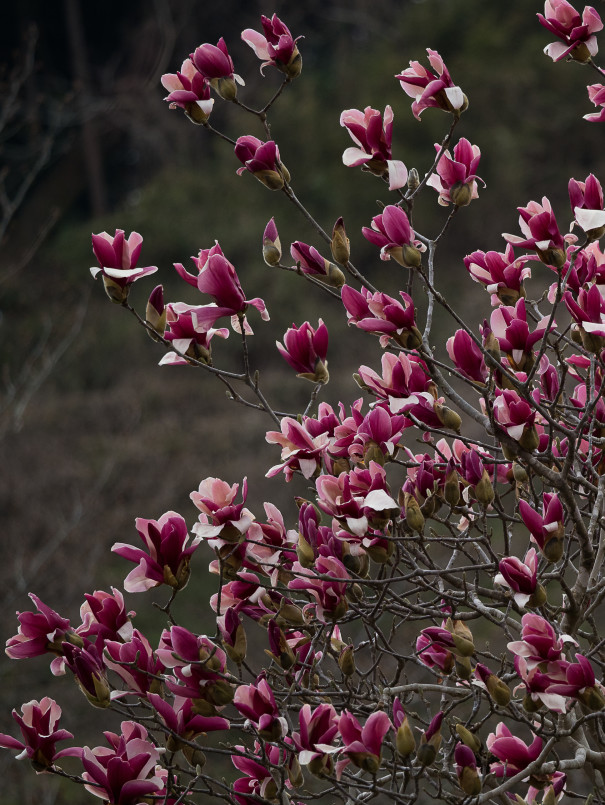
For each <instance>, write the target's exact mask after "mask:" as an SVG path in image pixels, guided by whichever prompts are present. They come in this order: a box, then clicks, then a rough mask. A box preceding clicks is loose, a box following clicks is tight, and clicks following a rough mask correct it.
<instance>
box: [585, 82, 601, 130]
mask: <svg viewBox="0 0 605 805" xmlns="http://www.w3.org/2000/svg"><path fill="white" fill-rule="evenodd" d="M586 89H587V90H588V98H589V100H590V101H592V103H594V105H595V106H600V107H601V108H600V109H599V111H598V112H592V113H591V114H589V115H584V120H588V121H589V122H590V123H602V122H603V121H604V120H605V85H604V84H590V85H589V86H588V87H586Z"/></svg>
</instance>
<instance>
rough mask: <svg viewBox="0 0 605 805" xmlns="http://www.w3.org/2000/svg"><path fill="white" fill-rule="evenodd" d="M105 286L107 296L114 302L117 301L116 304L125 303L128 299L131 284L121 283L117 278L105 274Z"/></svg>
mask: <svg viewBox="0 0 605 805" xmlns="http://www.w3.org/2000/svg"><path fill="white" fill-rule="evenodd" d="M103 287H104V288H105V293H106V294H107V296H108V297H109V298H110V299H111V301H112V302H115V304H116V305H123V304H124V303H125V302H126V300H127V299H128V294H129V293H130V284H127V285H119V284H118V283H117V282H116V281H115V280H112V278H111V277H108V276H107V275H106V274H103Z"/></svg>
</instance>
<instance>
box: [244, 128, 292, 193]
mask: <svg viewBox="0 0 605 805" xmlns="http://www.w3.org/2000/svg"><path fill="white" fill-rule="evenodd" d="M235 156H236V157H237V158H238V159H239V161H240V162H241V163H242V164H243V166H244V167H243V168H238V171H237V173H238V175H240V176H241V174H242V173H244V171H246V170H248V171H250V173H252V174H253V175H254V176H256V178H257V179H258V180H259V182H262V183H263V184H264V185H265V187H268V188H269V190H281V189H282V187H283V186H284V182H285V181H286V182H287V181H290V174H289V173H288V171H287V169H286V168H285V166H284V165H283V164H282V162H281V160H280V158H279V148H278V147H277V144H276V143H275V142H274V141H273V140H268V141H267V142H263V141H262V140H259V139H258V137H253V136H252V134H245V135H244V136H243V137H239V138H238V140H237V142H236V143H235Z"/></svg>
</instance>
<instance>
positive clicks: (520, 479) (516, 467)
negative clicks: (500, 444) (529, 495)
mask: <svg viewBox="0 0 605 805" xmlns="http://www.w3.org/2000/svg"><path fill="white" fill-rule="evenodd" d="M513 477H514V479H515V481H516V482H517V483H518V484H525V483H527V481H528V475H527V470H526V469H525V467H523V466H521V464H519V462H518V461H513Z"/></svg>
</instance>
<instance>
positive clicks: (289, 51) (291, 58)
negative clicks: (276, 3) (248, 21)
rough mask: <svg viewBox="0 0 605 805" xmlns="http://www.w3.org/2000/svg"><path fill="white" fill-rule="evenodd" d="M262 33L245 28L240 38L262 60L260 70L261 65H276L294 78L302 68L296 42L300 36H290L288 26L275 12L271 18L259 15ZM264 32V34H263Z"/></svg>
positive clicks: (290, 77)
mask: <svg viewBox="0 0 605 805" xmlns="http://www.w3.org/2000/svg"><path fill="white" fill-rule="evenodd" d="M261 25H262V26H263V33H262V34H261V33H259V32H258V31H255V30H253V29H252V28H246V30H245V31H242V39H243V40H244V42H245V43H246V44H247V45H250V47H251V48H252V50H253V51H254V52H255V53H256V55H257V56H258V58H259V59H262V60H263V63H262V64H261V67H260V71H261V73H262V72H263V67H267V66H268V65H273V66H274V67H277V69H278V70H280V71H281V72H282V73H285V75H286V76H287V77H288V78H289V79H293V78H296V77H297V76H299V75H300V71H301V70H302V57H301V55H300V53H299V50H298V48H297V47H296V43H297V42H298V40H299V39H301V38H302V37H300V36H297V37H296V39H294V38H293V37H292V34H291V33H290V31H289V29H288V27H287V26H286V25H285V24H284V23H283V22H282V21H281V20H280V19H279V17H278V16H277V14H274V15H273V16H272V17H271V18H269V17H265V16H264V15H262V16H261ZM263 34H264V35H263Z"/></svg>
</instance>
